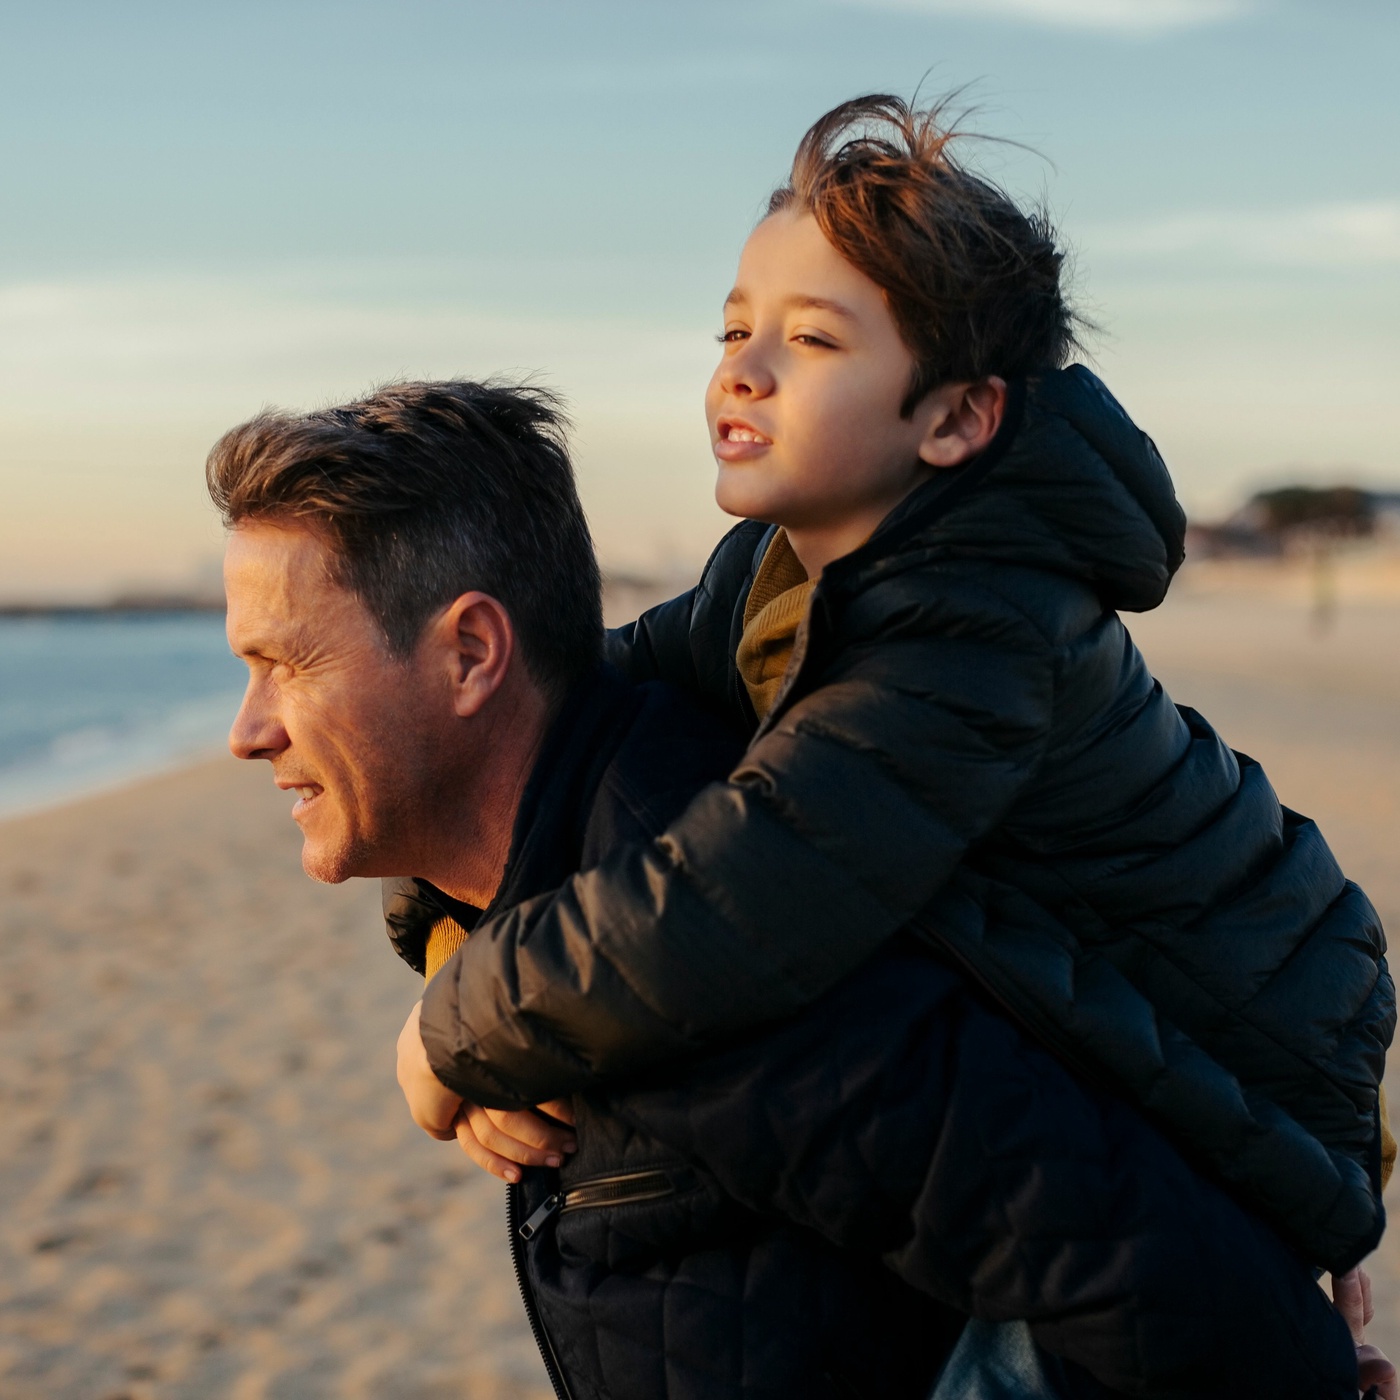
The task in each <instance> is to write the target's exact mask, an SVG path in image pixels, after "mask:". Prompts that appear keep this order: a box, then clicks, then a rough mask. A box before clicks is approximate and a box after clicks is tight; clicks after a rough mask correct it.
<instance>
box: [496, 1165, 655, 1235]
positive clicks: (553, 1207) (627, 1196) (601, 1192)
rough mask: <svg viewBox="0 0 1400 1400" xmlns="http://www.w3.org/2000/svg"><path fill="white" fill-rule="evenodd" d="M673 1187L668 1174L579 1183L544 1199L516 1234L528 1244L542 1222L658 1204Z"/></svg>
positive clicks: (598, 1178) (621, 1174)
mask: <svg viewBox="0 0 1400 1400" xmlns="http://www.w3.org/2000/svg"><path fill="white" fill-rule="evenodd" d="M675 1191H676V1183H675V1182H674V1181H672V1180H671V1177H670V1174H669V1173H667V1172H663V1171H647V1172H619V1173H617V1174H616V1175H615V1176H595V1177H593V1178H592V1179H591V1180H589V1181H581V1182H579V1184H578V1185H577V1186H571V1187H570V1188H569V1189H568V1190H567V1191H556V1192H555V1193H554V1194H553V1195H552V1196H546V1197H545V1199H544V1200H543V1201H542V1202H541V1203H540V1205H539V1207H538V1209H536V1210H535V1211H534V1212H533V1213H532V1214H531V1216H530V1218H529V1219H528V1220H527V1221H525V1222H524V1224H522V1225H521V1226H520V1229H519V1231H518V1234H519V1236H520V1238H521V1239H522V1240H532V1239H534V1238H535V1236H536V1235H538V1234H539V1232H540V1230H541V1228H542V1227H543V1226H544V1224H545V1223H546V1221H548V1220H550V1219H552V1218H553V1217H554V1216H556V1215H563V1214H566V1213H567V1212H568V1211H571V1210H589V1209H593V1208H596V1207H598V1206H618V1205H631V1204H632V1203H633V1202H635V1201H659V1200H660V1199H661V1198H662V1197H663V1196H672V1195H674V1194H675Z"/></svg>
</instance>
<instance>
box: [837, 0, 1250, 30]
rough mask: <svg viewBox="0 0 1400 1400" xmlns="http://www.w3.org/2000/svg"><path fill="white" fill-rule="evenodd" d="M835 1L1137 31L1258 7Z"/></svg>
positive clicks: (1199, 1) (1099, 0) (1117, 1)
mask: <svg viewBox="0 0 1400 1400" xmlns="http://www.w3.org/2000/svg"><path fill="white" fill-rule="evenodd" d="M837 3H839V4H846V5H856V6H860V7H861V8H864V9H881V10H903V11H906V12H908V13H912V14H926V15H966V16H971V17H974V18H977V19H986V18H994V19H1001V20H1025V21H1027V22H1029V23H1031V24H1040V25H1045V26H1048V27H1050V28H1055V29H1079V30H1086V29H1087V30H1098V31H1101V32H1105V33H1114V34H1139V35H1142V34H1158V33H1162V32H1164V31H1166V30H1172V29H1195V28H1199V27H1201V26H1202V25H1208V24H1218V23H1220V22H1222V21H1224V20H1229V19H1234V18H1236V17H1237V16H1239V15H1242V14H1246V13H1248V12H1249V11H1251V10H1253V9H1255V8H1256V5H1255V3H1253V0H837Z"/></svg>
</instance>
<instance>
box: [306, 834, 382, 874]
mask: <svg viewBox="0 0 1400 1400" xmlns="http://www.w3.org/2000/svg"><path fill="white" fill-rule="evenodd" d="M369 863H370V862H369V852H367V851H361V850H358V849H357V848H355V847H354V846H326V845H324V844H323V843H321V842H319V841H312V840H310V839H307V840H303V842H302V845H301V868H302V869H303V870H304V871H305V872H306V873H307V874H308V875H309V876H310V877H311V878H312V879H313V880H316V881H318V882H319V883H320V884H322V885H343V884H344V883H345V881H346V880H349V879H350V878H351V877H352V876H355V875H364V874H367V873H368V871H367V868H366V867H367V866H368V864H369Z"/></svg>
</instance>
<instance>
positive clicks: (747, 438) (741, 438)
mask: <svg viewBox="0 0 1400 1400" xmlns="http://www.w3.org/2000/svg"><path fill="white" fill-rule="evenodd" d="M729 441H730V442H767V441H768V439H767V438H766V437H764V436H763V434H762V433H756V432H754V430H753V429H752V428H730V430H729Z"/></svg>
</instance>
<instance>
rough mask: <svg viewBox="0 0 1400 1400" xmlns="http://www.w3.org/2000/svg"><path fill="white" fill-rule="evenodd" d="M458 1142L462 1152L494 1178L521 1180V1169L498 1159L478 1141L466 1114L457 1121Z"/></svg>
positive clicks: (511, 1180)
mask: <svg viewBox="0 0 1400 1400" xmlns="http://www.w3.org/2000/svg"><path fill="white" fill-rule="evenodd" d="M457 1142H458V1144H459V1145H460V1146H461V1149H462V1151H463V1152H465V1153H466V1154H467V1156H468V1157H470V1158H471V1159H472V1161H473V1162H475V1163H476V1164H477V1166H479V1167H480V1168H481V1169H482V1171H484V1172H489V1173H490V1174H491V1175H492V1176H498V1177H500V1178H501V1180H502V1181H509V1182H516V1181H519V1180H520V1168H519V1167H517V1166H516V1165H515V1163H514V1162H507V1161H506V1159H505V1158H504V1157H498V1156H497V1155H496V1154H495V1153H494V1152H492V1151H491V1150H490V1149H489V1148H486V1147H483V1146H482V1145H481V1143H480V1142H478V1141H477V1137H476V1134H475V1133H474V1132H473V1131H472V1125H471V1123H470V1122H468V1120H467V1115H466V1114H465V1113H463V1114H462V1115H461V1117H459V1118H458V1119H457Z"/></svg>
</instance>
